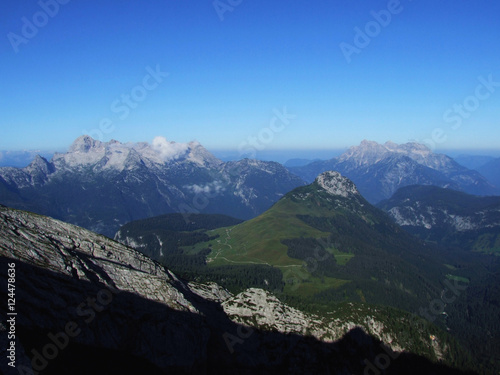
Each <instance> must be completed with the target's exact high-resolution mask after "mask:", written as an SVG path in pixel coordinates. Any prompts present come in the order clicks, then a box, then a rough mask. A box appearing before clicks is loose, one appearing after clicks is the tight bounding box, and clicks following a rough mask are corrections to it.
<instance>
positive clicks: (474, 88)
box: [0, 0, 500, 152]
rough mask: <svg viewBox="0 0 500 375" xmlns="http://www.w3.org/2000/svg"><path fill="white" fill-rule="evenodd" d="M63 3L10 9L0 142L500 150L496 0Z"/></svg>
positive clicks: (0, 40) (2, 39)
mask: <svg viewBox="0 0 500 375" xmlns="http://www.w3.org/2000/svg"><path fill="white" fill-rule="evenodd" d="M59 1H60V2H61V3H63V4H61V3H59V2H56V0H42V1H41V2H35V1H27V0H4V1H2V3H1V5H0V74H1V76H0V77H1V78H0V79H1V81H0V112H1V113H2V116H0V128H1V137H0V149H1V150H20V149H58V150H63V149H65V148H67V147H68V146H69V145H70V144H71V142H72V141H73V140H74V139H75V138H77V137H78V136H80V135H82V134H83V133H89V134H90V135H92V136H94V138H101V139H102V140H105V141H107V140H110V139H117V140H119V141H121V142H128V141H132V142H136V141H152V139H153V138H154V137H155V136H164V137H166V138H167V139H169V140H173V141H177V142H187V141H191V140H198V141H199V142H201V143H202V144H203V145H204V146H206V147H207V148H209V149H229V150H238V149H240V150H241V149H244V148H248V147H250V146H249V144H251V142H252V139H253V141H254V144H255V145H256V146H251V147H255V148H256V149H258V151H262V152H264V151H270V150H280V149H322V150H324V149H342V148H345V147H348V146H351V145H356V144H359V142H360V141H361V140H363V139H370V140H375V141H378V142H385V141H387V140H392V141H394V142H396V143H404V142H408V141H419V142H422V143H426V144H428V145H429V146H432V147H436V148H437V149H476V150H477V149H482V148H484V149H495V148H496V149H498V148H500V145H499V141H498V140H499V139H500V126H499V125H500V48H499V41H500V22H498V19H499V16H500V4H499V3H498V2H496V1H485V0H478V1H474V2H471V1H457V0H454V1H452V0H440V1H435V0H433V1H430V0H413V1H411V0H401V1H397V0H391V1H367V0H337V1H310V0H309V1H291V0H289V1H278V2H276V1H275V2H272V1H268V0H266V1H264V0H252V1H250V0H241V1H239V0H220V1H216V2H214V1H212V0H208V1H199V0H197V1H194V0H184V1H179V0H161V1H159V0H158V1H157V0H151V1H148V2H147V3H145V2H139V1H123V0H122V1H115V0H109V1H102V2H97V1H77V0H64V1H63V0H59ZM42 3H43V4H46V5H43V6H42V5H41V4H42ZM54 4H56V5H54ZM214 4H215V5H214ZM231 4H233V5H231ZM216 8H217V9H216ZM44 9H45V10H44ZM49 13H52V14H49ZM376 14H378V15H376ZM37 25H38V26H37ZM360 33H362V35H361V34H360ZM360 35H361V36H360ZM346 51H347V52H346ZM353 51H355V52H353ZM167 73H168V75H167ZM277 113H281V117H280V116H278V115H277ZM283 113H286V114H287V115H286V116H285V117H283ZM283 119H284V120H283ZM255 142H257V143H255Z"/></svg>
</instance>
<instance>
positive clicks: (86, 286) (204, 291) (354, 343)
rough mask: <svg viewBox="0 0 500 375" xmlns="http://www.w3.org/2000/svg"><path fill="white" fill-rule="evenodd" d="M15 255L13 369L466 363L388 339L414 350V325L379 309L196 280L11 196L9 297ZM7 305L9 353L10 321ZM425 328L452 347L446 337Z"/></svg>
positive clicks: (6, 213)
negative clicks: (360, 312)
mask: <svg viewBox="0 0 500 375" xmlns="http://www.w3.org/2000/svg"><path fill="white" fill-rule="evenodd" d="M11 264H14V265H15V266H14V268H15V270H16V277H15V293H16V304H15V310H16V312H17V313H18V315H17V316H16V318H15V319H16V324H15V335H16V348H17V349H16V366H17V367H16V369H15V370H14V369H13V368H12V367H9V366H8V365H7V364H6V363H5V361H3V360H2V361H0V366H1V370H2V371H3V372H4V373H5V374H10V373H16V374H17V373H22V374H36V373H41V374H68V373H71V374H88V373H93V374H115V373H116V374H118V373H122V374H123V373H135V372H137V371H141V373H149V374H166V373H168V374H176V373H183V374H184V373H185V374H204V373H218V374H220V373H222V374H234V373H235V372H236V371H238V372H240V373H243V374H245V373H248V374H250V373H269V374H270V373H273V374H275V373H283V374H284V373H286V374H293V373H298V374H300V373H315V374H327V373H328V374H352V373H356V374H357V373H359V374H361V373H363V371H365V373H366V371H367V370H366V369H367V368H368V367H370V366H375V367H373V368H374V369H377V367H376V366H378V365H380V363H378V362H376V361H377V358H378V360H379V362H380V358H381V357H380V356H381V355H384V359H385V358H388V359H389V362H390V367H388V370H387V373H400V371H403V372H405V373H416V372H413V371H416V370H417V369H418V370H421V369H424V370H425V371H430V372H426V373H431V372H432V371H434V373H460V372H455V371H452V370H450V369H449V368H447V367H444V366H441V365H437V364H433V363H431V362H430V361H428V360H427V359H424V358H422V357H418V356H415V355H411V354H409V353H402V354H400V353H395V352H393V351H392V350H391V349H390V348H389V347H387V346H385V345H382V343H381V342H380V341H379V339H382V340H384V341H385V342H386V343H387V344H388V345H389V346H392V348H393V349H394V350H398V351H399V350H404V349H405V348H404V343H405V341H404V339H403V337H404V335H402V333H401V332H396V331H394V330H391V327H384V325H383V324H381V323H380V322H378V321H376V320H375V319H374V318H373V317H371V316H367V315H364V316H357V315H356V314H355V313H354V311H353V314H352V317H353V319H352V321H350V320H349V321H347V320H345V321H340V320H335V319H333V318H332V319H327V318H324V317H320V316H314V315H311V314H305V313H302V312H301V311H299V310H297V309H294V308H292V307H289V306H287V305H286V304H283V303H281V302H280V301H279V300H278V299H277V298H276V297H275V296H274V295H272V294H271V293H269V292H267V291H263V290H261V289H248V290H246V291H245V292H243V293H240V294H238V295H236V296H233V295H231V294H230V293H229V292H227V291H226V290H224V289H222V288H221V287H219V286H218V285H217V284H213V283H212V284H206V285H200V284H193V283H186V282H184V281H182V280H179V279H178V278H177V277H176V276H175V275H174V274H172V273H171V272H170V271H169V270H167V269H165V268H163V267H162V266H160V265H159V264H158V263H156V262H154V261H152V260H150V259H149V258H147V257H146V256H144V255H142V254H141V253H139V252H137V251H135V250H132V249H130V248H128V247H126V246H124V245H121V244H119V243H117V242H115V241H112V240H110V239H108V238H106V237H103V236H100V235H97V234H95V233H92V232H89V231H87V230H85V229H82V228H79V227H76V226H73V225H70V224H66V223H63V222H61V221H57V220H53V219H50V218H47V217H43V216H39V215H34V214H31V213H27V212H24V211H18V210H13V209H9V208H6V207H3V206H1V207H0V267H1V270H2V272H0V286H1V293H0V294H1V298H2V301H6V300H7V296H6V290H7V285H6V284H7V281H9V283H10V282H12V280H7V272H4V271H6V270H7V268H8V267H10V265H11ZM1 306H2V307H1V310H2V315H1V316H2V320H1V325H0V330H1V331H4V332H0V333H1V335H0V337H1V342H0V344H1V350H2V353H1V355H2V357H4V358H5V357H6V356H7V354H6V353H5V349H6V348H7V342H6V337H7V335H6V332H5V331H6V330H7V329H8V328H7V327H10V325H9V324H8V322H7V320H6V313H7V311H6V305H5V304H2V305H1ZM356 316H357V317H356ZM403 323H404V322H403ZM367 332H370V335H369V334H368V333H367ZM304 333H308V336H304V335H303V334H304ZM415 338H418V339H419V340H421V342H420V344H421V345H428V346H429V347H431V348H432V349H433V350H434V353H435V356H436V357H437V358H440V357H441V356H442V355H446V350H447V348H446V346H445V345H440V344H439V338H436V339H435V340H434V341H429V339H428V338H427V337H419V336H418V335H416V336H414V337H412V339H415ZM406 340H407V338H406ZM407 341H408V340H407ZM389 355H390V356H391V357H389ZM384 366H385V364H384Z"/></svg>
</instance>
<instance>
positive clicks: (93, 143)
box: [69, 135, 103, 153]
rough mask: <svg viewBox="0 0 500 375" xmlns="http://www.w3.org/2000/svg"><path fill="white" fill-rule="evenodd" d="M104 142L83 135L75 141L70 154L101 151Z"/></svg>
mask: <svg viewBox="0 0 500 375" xmlns="http://www.w3.org/2000/svg"><path fill="white" fill-rule="evenodd" d="M102 145H103V144H102V142H101V141H99V140H96V139H93V138H92V137H90V136H88V135H82V136H80V137H78V138H77V139H75V140H74V142H73V144H72V145H71V146H70V148H69V152H85V153H86V152H90V151H91V150H95V149H101V148H102Z"/></svg>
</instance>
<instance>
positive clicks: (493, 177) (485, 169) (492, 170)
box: [477, 158, 500, 186]
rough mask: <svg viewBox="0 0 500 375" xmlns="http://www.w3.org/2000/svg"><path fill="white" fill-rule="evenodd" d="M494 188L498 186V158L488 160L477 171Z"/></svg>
mask: <svg viewBox="0 0 500 375" xmlns="http://www.w3.org/2000/svg"><path fill="white" fill-rule="evenodd" d="M477 170H478V171H479V172H480V173H481V174H482V175H483V176H484V177H486V178H487V179H488V180H489V181H490V182H491V183H492V184H494V185H495V186H500V158H496V159H493V160H490V161H489V162H488V163H486V164H484V165H482V166H481V167H479V168H478V169H477Z"/></svg>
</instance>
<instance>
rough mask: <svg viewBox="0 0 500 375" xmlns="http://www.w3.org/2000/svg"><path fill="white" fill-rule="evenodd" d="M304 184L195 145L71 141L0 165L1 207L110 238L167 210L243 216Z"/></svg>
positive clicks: (275, 167)
mask: <svg viewBox="0 0 500 375" xmlns="http://www.w3.org/2000/svg"><path fill="white" fill-rule="evenodd" d="M301 185H304V182H303V181H302V180H301V179H300V178H299V177H296V176H295V175H292V174H291V173H290V172H289V171H288V170H287V169H286V168H284V167H283V166H282V165H281V164H279V163H275V162H263V161H256V160H248V159H244V160H241V161H236V162H227V163H224V162H222V161H221V160H219V159H217V158H216V157H214V156H213V155H212V154H211V153H210V152H208V151H207V150H206V149H205V148H204V147H203V146H201V145H200V144H199V143H197V142H190V143H186V144H182V143H175V142H168V141H166V140H165V139H164V138H161V137H158V138H156V139H155V140H154V141H153V143H152V144H149V143H136V144H131V143H127V144H122V143H120V142H118V141H110V142H106V143H105V142H100V141H97V140H94V139H92V138H90V137H88V136H82V137H79V138H78V139H76V140H75V142H74V143H73V145H72V146H71V147H70V149H69V151H68V152H67V153H56V154H55V155H54V157H53V158H52V160H50V161H47V160H46V159H44V158H42V157H40V156H37V157H36V158H35V159H34V160H33V162H32V163H31V164H30V165H29V166H27V167H25V168H22V169H20V168H11V167H4V168H0V203H2V204H5V205H8V206H11V207H15V208H21V209H27V210H30V211H33V212H36V213H40V214H44V215H49V216H52V217H55V218H58V219H62V220H64V221H67V222H70V223H73V224H77V225H80V226H83V227H85V228H89V229H92V230H94V231H96V232H99V233H103V234H107V235H110V236H111V235H113V234H114V233H115V232H116V230H117V229H118V228H119V227H120V226H121V225H123V224H125V223H126V222H128V221H131V220H135V219H141V218H145V217H151V216H155V215H160V214H164V213H169V212H182V213H191V212H193V213H197V212H207V213H223V214H230V215H232V216H235V217H238V218H241V219H248V218H251V217H254V216H256V215H257V214H259V213H261V212H263V211H264V210H266V209H267V208H269V207H270V206H271V205H272V204H273V203H274V202H275V201H277V200H278V199H279V198H280V197H281V196H282V195H283V194H285V193H287V192H288V191H290V190H291V189H293V188H295V187H297V186H301Z"/></svg>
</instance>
